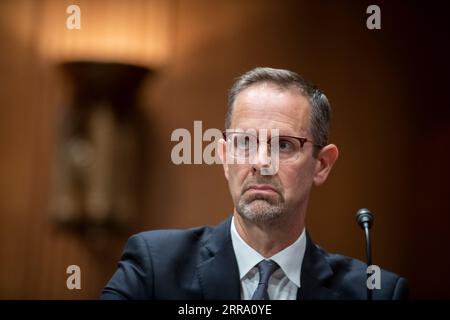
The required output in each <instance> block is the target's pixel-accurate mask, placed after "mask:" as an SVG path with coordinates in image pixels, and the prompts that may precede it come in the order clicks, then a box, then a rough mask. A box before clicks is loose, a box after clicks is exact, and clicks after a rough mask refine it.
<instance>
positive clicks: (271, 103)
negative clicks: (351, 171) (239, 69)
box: [102, 68, 408, 300]
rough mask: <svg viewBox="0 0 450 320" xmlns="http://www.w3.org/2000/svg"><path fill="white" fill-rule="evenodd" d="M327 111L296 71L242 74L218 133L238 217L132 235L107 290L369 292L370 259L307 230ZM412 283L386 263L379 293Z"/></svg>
mask: <svg viewBox="0 0 450 320" xmlns="http://www.w3.org/2000/svg"><path fill="white" fill-rule="evenodd" d="M330 113H331V109H330V105H329V103H328V100H327V98H326V96H325V95H324V94H323V93H321V92H320V91H319V89H317V88H316V87H315V86H313V85H311V84H309V83H308V82H306V81H305V80H304V79H303V78H302V77H301V76H299V75H298V74H296V73H294V72H291V71H288V70H280V69H271V68H256V69H254V70H251V71H249V72H247V73H246V74H244V75H243V76H241V77H240V78H239V79H238V80H237V81H236V83H235V84H234V86H233V87H232V89H231V91H230V93H229V101H228V112H227V115H226V121H225V127H226V128H227V130H226V132H225V133H224V139H222V140H220V142H219V154H220V158H221V160H222V162H223V168H224V172H225V177H226V179H227V180H228V185H229V189H230V193H231V197H232V199H233V203H234V212H233V215H232V217H230V218H228V219H227V220H226V221H225V222H223V223H222V224H220V225H219V226H216V227H200V228H196V229H190V230H164V231H150V232H144V233H140V234H138V235H135V236H133V237H131V238H130V239H129V241H128V243H127V245H126V248H125V251H124V253H123V256H122V259H121V261H120V263H119V267H118V270H117V272H116V273H115V274H114V276H113V277H112V279H111V280H110V282H109V283H108V284H107V286H106V287H105V288H104V290H103V293H102V298H103V299H258V300H259V299H290V300H294V299H365V298H366V294H367V287H366V279H367V274H366V267H367V266H366V265H365V264H364V263H362V262H360V261H357V260H355V259H351V258H347V257H343V256H340V255H335V254H330V253H327V252H326V251H324V250H323V249H321V248H319V247H318V246H316V245H315V244H314V243H313V242H312V240H311V238H310V236H309V235H308V233H307V232H306V230H305V216H306V211H307V205H308V199H309V194H310V192H311V189H312V186H313V185H317V186H318V185H321V184H322V183H324V182H325V180H326V179H327V177H328V175H329V173H330V171H331V168H332V167H333V164H334V163H335V161H336V160H337V158H338V149H337V147H336V146H335V145H333V144H329V143H328V131H329V120H330ZM255 132H257V134H258V133H260V132H264V134H265V136H262V137H261V136H258V135H256V137H254V136H255ZM272 134H273V135H272ZM253 138H255V139H253ZM252 141H253V143H251V142H252ZM255 141H256V144H255ZM250 151H253V152H250ZM230 160H231V161H230ZM239 160H240V161H239ZM274 163H276V164H277V165H276V166H274V165H273V164H274ZM269 168H271V169H274V168H275V170H272V173H271V174H267V172H269V171H270V170H268V169H269ZM407 292H408V287H407V283H406V280H405V279H404V278H401V277H399V276H397V275H395V274H393V273H390V272H387V271H384V270H383V271H382V272H381V289H374V290H373V297H374V299H401V298H405V297H406V296H407Z"/></svg>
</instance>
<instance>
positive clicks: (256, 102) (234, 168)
mask: <svg viewBox="0 0 450 320" xmlns="http://www.w3.org/2000/svg"><path fill="white" fill-rule="evenodd" d="M231 128H233V129H244V130H246V129H255V130H257V132H259V131H258V130H259V129H267V130H268V132H269V133H270V130H271V129H278V130H279V135H280V136H281V135H287V136H296V137H305V138H308V139H309V140H312V136H311V132H310V106H309V102H308V100H307V98H305V97H304V96H302V95H301V94H300V93H299V92H298V91H294V89H279V88H277V87H276V86H274V85H272V84H266V83H262V84H256V85H253V86H251V87H249V88H247V89H245V90H244V91H242V92H241V93H240V94H239V95H238V96H237V98H236V100H235V104H234V110H233V115H232V119H231ZM260 149H261V148H260ZM222 150H224V152H226V151H225V150H226V148H223V149H222ZM264 155H265V153H264V152H258V155H257V159H256V161H252V163H253V164H225V165H224V169H225V176H226V178H227V180H228V184H229V188H230V192H231V196H232V198H233V202H234V206H235V209H236V211H237V213H238V214H239V215H241V216H242V217H244V218H247V219H249V220H252V221H258V222H265V221H274V220H276V219H279V218H282V217H285V218H287V217H289V216H292V215H295V214H301V212H304V210H306V206H307V202H308V197H309V192H310V190H311V187H312V185H313V183H314V176H315V174H316V172H317V170H318V165H317V161H318V160H317V159H316V158H314V157H313V144H311V143H305V144H304V146H303V148H302V150H301V155H300V157H299V158H298V159H297V160H295V161H294V162H291V163H288V164H284V163H282V162H281V163H280V165H279V169H278V172H276V173H275V174H274V175H261V171H260V169H261V168H262V167H264V166H267V165H268V162H267V161H265V160H266V159H265V158H264Z"/></svg>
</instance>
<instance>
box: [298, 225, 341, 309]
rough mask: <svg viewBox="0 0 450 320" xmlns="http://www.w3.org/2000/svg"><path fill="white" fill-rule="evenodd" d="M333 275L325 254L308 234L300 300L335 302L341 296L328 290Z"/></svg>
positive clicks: (299, 292)
mask: <svg viewBox="0 0 450 320" xmlns="http://www.w3.org/2000/svg"><path fill="white" fill-rule="evenodd" d="M332 275H333V270H332V269H331V267H330V265H329V264H328V262H327V261H326V259H325V257H324V254H323V252H322V251H321V250H320V249H319V248H317V247H316V245H315V244H314V243H313V242H312V240H311V238H310V236H309V234H308V233H306V251H305V257H304V258H303V263H302V272H301V276H300V278H301V279H300V284H301V287H300V289H299V290H298V293H297V299H298V300H334V299H339V294H338V293H337V292H336V291H333V290H331V289H329V288H327V286H326V283H327V281H328V280H329V279H330V278H331V276H332Z"/></svg>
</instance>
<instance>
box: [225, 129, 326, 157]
mask: <svg viewBox="0 0 450 320" xmlns="http://www.w3.org/2000/svg"><path fill="white" fill-rule="evenodd" d="M223 137H224V139H225V141H226V142H227V151H228V153H229V155H230V156H231V157H232V158H235V159H243V160H249V159H253V157H254V156H255V155H256V153H257V150H258V148H259V144H260V141H259V140H260V139H259V138H258V136H257V135H256V134H253V133H249V132H241V131H224V132H223ZM305 143H311V144H312V145H313V146H314V147H317V148H322V147H323V146H321V145H318V144H315V143H314V142H313V141H311V140H309V139H307V138H302V137H293V136H278V135H276V136H273V137H271V138H268V139H267V155H268V156H269V157H271V158H272V157H273V156H276V153H278V159H279V161H280V162H282V163H289V162H293V161H295V160H297V159H298V158H299V157H300V154H301V153H302V149H303V146H304V145H305ZM272 153H273V154H272Z"/></svg>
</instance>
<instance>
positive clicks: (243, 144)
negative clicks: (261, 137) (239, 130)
mask: <svg viewBox="0 0 450 320" xmlns="http://www.w3.org/2000/svg"><path fill="white" fill-rule="evenodd" d="M235 145H236V146H237V147H238V148H239V149H248V148H249V146H250V137H237V138H236V144H235Z"/></svg>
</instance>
